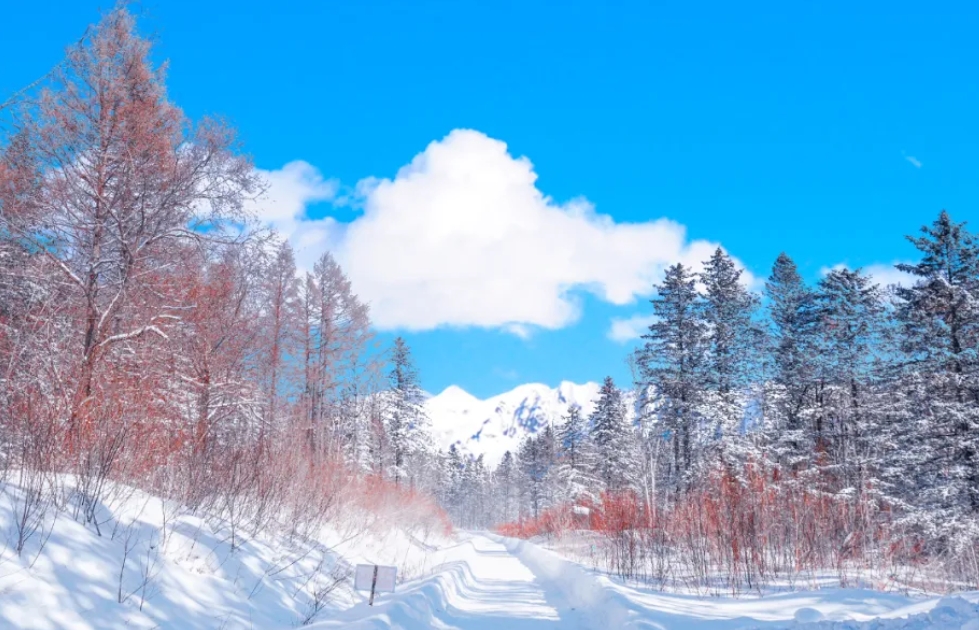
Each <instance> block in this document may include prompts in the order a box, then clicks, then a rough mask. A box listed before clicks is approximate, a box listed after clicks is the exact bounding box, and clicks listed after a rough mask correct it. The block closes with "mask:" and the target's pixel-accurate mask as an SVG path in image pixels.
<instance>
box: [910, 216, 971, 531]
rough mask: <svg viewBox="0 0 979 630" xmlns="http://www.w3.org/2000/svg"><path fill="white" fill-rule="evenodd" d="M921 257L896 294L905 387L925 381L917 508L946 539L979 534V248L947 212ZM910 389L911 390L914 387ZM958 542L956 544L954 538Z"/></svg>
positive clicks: (920, 244)
mask: <svg viewBox="0 0 979 630" xmlns="http://www.w3.org/2000/svg"><path fill="white" fill-rule="evenodd" d="M921 232H922V236H920V237H917V238H915V237H908V240H910V241H911V242H912V243H913V244H914V246H915V247H916V248H917V249H918V250H919V251H920V252H921V254H922V258H921V260H920V261H919V262H917V263H915V264H900V265H898V266H897V267H898V269H900V270H901V271H903V272H905V273H909V274H912V275H913V276H915V277H916V278H917V281H916V282H915V284H914V286H911V287H899V288H898V289H897V297H898V304H897V315H898V318H899V321H900V325H901V334H902V345H903V350H904V374H903V378H904V381H905V387H906V388H909V387H908V383H909V382H916V381H917V382H920V383H922V384H924V387H923V388H921V387H919V388H918V391H919V392H920V393H921V396H920V398H919V400H918V404H919V405H920V407H919V408H918V409H917V410H916V415H917V416H918V417H920V418H922V419H923V420H922V421H921V424H920V425H919V429H920V431H918V432H913V433H909V434H906V440H907V442H906V443H905V445H904V446H905V447H906V448H908V449H913V451H912V452H913V453H916V454H917V457H916V461H915V462H914V471H915V477H916V488H915V489H914V490H915V500H914V502H915V503H916V504H917V505H918V506H919V507H920V508H921V509H922V512H921V516H922V517H923V519H924V520H926V521H927V525H928V526H929V527H931V528H933V529H934V531H939V532H942V533H943V534H944V535H945V537H946V538H947V539H951V538H955V537H958V536H961V535H968V536H973V537H974V536H976V535H979V526H977V524H976V523H977V517H979V353H977V348H979V244H977V242H976V238H975V236H973V235H972V234H971V233H969V232H968V231H967V230H966V228H965V224H964V223H955V222H954V221H952V219H951V217H950V216H949V215H948V213H947V212H945V211H942V212H941V214H940V215H939V216H938V219H937V220H935V222H934V223H932V225H931V226H925V227H922V228H921ZM909 389H910V388H909ZM949 542H951V540H949Z"/></svg>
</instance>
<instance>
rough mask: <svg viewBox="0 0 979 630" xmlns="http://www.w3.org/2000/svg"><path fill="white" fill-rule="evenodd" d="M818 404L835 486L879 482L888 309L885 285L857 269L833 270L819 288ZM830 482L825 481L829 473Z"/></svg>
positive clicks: (821, 440)
mask: <svg viewBox="0 0 979 630" xmlns="http://www.w3.org/2000/svg"><path fill="white" fill-rule="evenodd" d="M816 304H817V307H816V315H817V317H818V322H819V335H818V344H817V348H818V352H817V357H818V358H817V360H816V365H817V374H818V378H819V381H820V383H821V390H820V391H821V396H820V404H819V406H818V407H817V408H815V409H814V410H813V413H814V414H815V420H816V427H817V431H816V439H817V440H818V446H819V447H820V448H821V449H825V451H826V454H827V458H826V461H824V462H822V463H823V472H828V473H831V477H832V479H833V482H832V484H831V486H830V487H831V488H832V489H834V490H836V491H838V492H842V493H843V494H844V495H847V496H852V495H855V496H858V497H860V496H862V495H863V493H864V492H865V491H866V490H867V489H868V488H877V487H879V484H878V483H876V475H877V471H878V460H879V457H880V456H881V455H882V454H883V453H881V451H880V449H879V446H880V445H883V444H886V443H887V442H886V439H885V433H886V430H887V428H888V426H887V423H886V422H885V419H886V414H887V405H886V403H887V396H886V392H885V391H883V386H884V378H885V375H886V367H887V366H886V361H887V360H888V358H889V357H890V356H891V355H892V353H889V352H888V348H887V345H886V332H887V327H886V319H885V316H886V313H885V310H884V304H883V297H882V294H881V291H880V288H879V287H878V286H877V285H876V284H874V283H873V281H872V280H871V278H870V276H868V275H866V274H864V273H861V272H860V270H852V271H851V270H849V269H845V268H841V269H833V270H831V271H830V272H829V273H828V274H826V276H825V277H824V278H823V279H822V280H821V281H820V282H819V286H818V288H817V291H816ZM824 481H826V480H824Z"/></svg>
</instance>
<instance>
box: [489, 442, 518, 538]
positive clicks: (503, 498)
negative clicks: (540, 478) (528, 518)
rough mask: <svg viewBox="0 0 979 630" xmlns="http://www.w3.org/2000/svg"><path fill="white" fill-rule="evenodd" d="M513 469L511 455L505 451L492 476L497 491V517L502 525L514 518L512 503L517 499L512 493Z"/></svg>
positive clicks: (514, 473) (514, 472)
mask: <svg viewBox="0 0 979 630" xmlns="http://www.w3.org/2000/svg"><path fill="white" fill-rule="evenodd" d="M515 468H516V464H515V463H514V461H513V453H511V452H510V451H507V452H506V453H504V454H503V459H502V460H501V461H500V465H499V466H497V468H496V471H495V473H494V475H493V479H494V483H495V486H496V489H497V506H498V508H499V514H498V517H499V522H502V523H509V522H510V521H511V520H513V517H514V503H515V499H516V498H517V497H516V496H515V493H514V481H515V476H516V470H515Z"/></svg>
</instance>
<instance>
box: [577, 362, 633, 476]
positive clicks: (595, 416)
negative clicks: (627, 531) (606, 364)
mask: <svg viewBox="0 0 979 630" xmlns="http://www.w3.org/2000/svg"><path fill="white" fill-rule="evenodd" d="M589 424H590V425H591V442H592V444H594V446H595V461H594V464H593V466H594V468H593V474H594V476H595V478H596V479H598V480H599V482H600V483H601V485H602V489H603V490H605V491H606V492H615V491H620V490H625V489H627V488H630V487H632V486H633V485H634V483H633V482H634V476H635V474H636V472H637V460H636V444H635V436H634V435H633V433H632V429H631V427H630V426H629V424H628V422H627V420H626V409H625V405H624V404H623V402H622V392H620V391H619V388H618V387H616V386H615V382H614V381H613V380H612V377H611V376H607V377H605V381H604V382H603V383H602V388H601V390H599V394H598V400H597V401H596V402H595V410H594V411H593V412H592V414H591V417H590V419H589Z"/></svg>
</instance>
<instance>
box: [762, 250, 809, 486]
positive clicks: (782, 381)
mask: <svg viewBox="0 0 979 630" xmlns="http://www.w3.org/2000/svg"><path fill="white" fill-rule="evenodd" d="M765 295H766V296H767V297H768V313H769V317H770V319H771V341H772V343H771V346H770V347H771V350H770V365H769V368H770V373H771V380H770V382H769V383H768V384H767V387H766V415H767V416H768V417H769V418H768V422H767V423H766V425H767V427H766V428H767V429H768V430H769V431H770V432H771V433H773V434H774V435H773V438H774V439H773V446H774V458H775V459H776V460H778V461H781V462H783V463H784V464H787V465H788V466H789V467H790V468H793V469H798V468H799V467H800V466H802V465H803V463H804V462H805V461H807V460H808V459H809V457H810V456H811V453H812V449H813V448H814V441H813V439H812V436H811V434H810V432H809V431H808V430H807V427H806V426H805V420H804V416H805V412H806V409H807V407H808V405H809V404H810V403H811V400H812V399H813V397H814V389H815V363H814V361H815V358H816V352H815V324H816V315H815V308H816V301H815V294H814V293H813V291H812V290H811V289H809V288H808V287H807V286H806V285H805V283H804V282H803V280H802V276H800V275H799V271H798V269H797V268H796V266H795V263H794V262H792V259H791V258H789V257H788V256H787V255H786V254H785V253H782V254H779V257H778V259H777V260H776V261H775V264H774V266H773V267H772V274H771V276H769V278H768V281H767V282H766V283H765Z"/></svg>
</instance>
